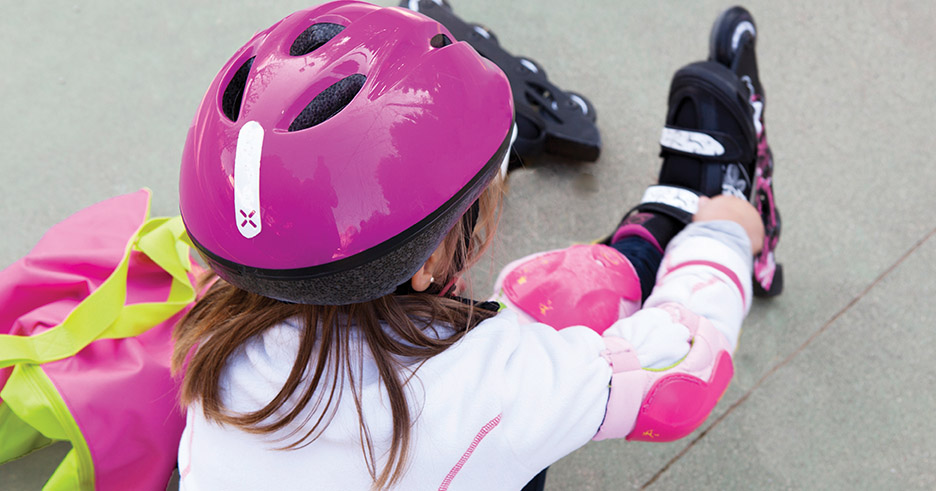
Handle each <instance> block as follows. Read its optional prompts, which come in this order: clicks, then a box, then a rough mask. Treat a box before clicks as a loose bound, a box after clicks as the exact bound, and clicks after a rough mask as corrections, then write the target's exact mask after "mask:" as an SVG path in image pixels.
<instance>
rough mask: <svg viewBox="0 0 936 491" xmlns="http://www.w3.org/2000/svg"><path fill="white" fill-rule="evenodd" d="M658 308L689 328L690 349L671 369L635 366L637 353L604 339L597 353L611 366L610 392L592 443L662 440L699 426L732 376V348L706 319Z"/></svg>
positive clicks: (680, 308) (623, 342) (675, 309)
mask: <svg viewBox="0 0 936 491" xmlns="http://www.w3.org/2000/svg"><path fill="white" fill-rule="evenodd" d="M658 308H661V309H663V310H665V311H667V313H669V314H670V315H671V316H672V317H673V319H674V321H676V322H678V323H680V324H682V325H684V326H686V327H687V328H689V332H690V333H691V336H692V338H691V348H690V349H689V353H688V354H687V355H686V357H685V358H683V359H682V360H681V361H680V362H679V363H677V364H676V365H675V366H672V367H670V368H667V369H664V370H646V369H642V368H640V363H639V362H638V361H637V355H636V354H635V353H634V350H633V348H632V347H631V346H630V344H629V343H628V342H627V341H626V340H624V339H623V338H618V337H613V336H605V343H606V344H607V346H608V349H607V350H606V351H605V352H604V353H602V355H603V356H604V357H605V359H607V360H608V362H609V363H610V364H611V366H612V369H613V374H612V376H611V394H610V396H609V398H608V407H607V410H606V413H605V421H604V422H603V423H602V425H601V428H600V429H599V430H598V434H596V435H595V438H594V439H595V440H604V439H606V438H621V437H625V436H626V437H627V439H628V440H639V441H657V442H667V441H672V440H677V439H679V438H682V437H684V436H686V435H688V434H690V433H692V432H693V431H694V430H695V429H696V428H698V427H699V426H700V425H701V424H702V423H703V422H704V421H705V419H706V418H707V417H708V415H709V413H711V412H712V409H713V408H714V407H715V405H716V404H717V403H718V401H719V400H720V399H721V397H722V395H723V394H724V393H725V390H726V389H727V388H728V384H729V382H731V377H732V376H733V375H734V365H733V363H732V361H731V346H730V344H729V343H728V340H727V339H726V338H725V336H724V335H722V334H721V333H720V332H718V330H716V329H715V326H713V325H712V323H711V322H709V321H708V320H707V319H705V318H703V317H700V316H698V315H697V314H694V313H692V312H690V311H689V310H687V309H686V308H685V307H683V306H681V305H677V304H665V305H662V306H660V307H658Z"/></svg>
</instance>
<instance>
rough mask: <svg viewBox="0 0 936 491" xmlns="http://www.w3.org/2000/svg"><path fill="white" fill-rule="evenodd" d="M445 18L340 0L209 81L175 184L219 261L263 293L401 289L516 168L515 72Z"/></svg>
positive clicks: (272, 34)
mask: <svg viewBox="0 0 936 491" xmlns="http://www.w3.org/2000/svg"><path fill="white" fill-rule="evenodd" d="M454 41H455V40H454V38H453V37H452V35H451V34H450V33H449V32H448V31H447V30H446V29H445V28H444V27H443V26H442V25H441V24H439V23H438V22H436V21H434V20H432V19H429V18H427V17H425V16H423V15H421V14H418V13H415V12H412V11H409V10H406V9H403V8H398V7H388V8H381V7H378V6H374V5H370V4H367V3H363V2H355V1H337V2H331V3H327V4H325V5H321V6H319V7H315V8H311V9H307V10H302V11H299V12H296V13H294V14H292V15H290V16H288V17H286V18H285V19H283V20H281V21H280V22H277V23H276V24H274V25H273V26H271V27H270V28H268V29H266V30H263V31H261V32H259V33H258V34H256V35H255V36H254V37H253V38H252V39H251V40H250V41H248V42H247V44H246V45H244V46H243V47H242V48H241V49H240V50H238V51H237V53H235V54H234V56H233V57H232V58H231V59H230V60H229V61H228V63H227V64H226V65H225V66H224V67H223V68H222V69H221V71H220V72H219V73H218V75H217V76H216V77H215V79H214V81H213V82H212V83H211V86H210V87H209V88H208V92H207V93H206V95H205V97H204V99H203V101H202V103H201V106H200V107H199V109H198V111H197V113H196V115H195V119H194V121H193V123H192V127H191V129H190V131H189V135H188V138H187V140H186V144H185V148H184V151H183V156H182V168H181V175H180V180H179V181H180V182H179V195H180V208H181V211H182V218H183V220H184V222H185V227H186V229H187V230H188V232H189V235H190V236H191V238H192V240H193V242H194V244H195V245H196V247H197V248H198V250H199V252H200V253H201V254H202V255H203V256H204V257H205V259H206V261H207V262H208V263H209V264H210V266H211V267H212V269H213V270H214V271H215V272H217V273H218V275H219V276H221V277H222V278H224V279H225V280H227V281H229V282H230V283H232V284H234V285H236V286H238V287H240V288H243V289H245V290H248V291H251V292H254V293H258V294H260V295H264V296H268V297H272V298H278V299H281V300H287V301H291V302H298V303H309V304H347V303H355V302H363V301H367V300H371V299H374V298H377V297H380V296H382V295H385V294H387V293H390V292H392V291H393V290H394V289H395V288H396V287H397V286H398V285H400V284H402V283H403V282H405V281H406V280H408V279H409V278H410V277H412V275H413V274H414V273H415V272H416V270H418V269H419V267H421V266H422V265H423V264H424V263H425V261H426V259H427V258H428V257H429V255H430V254H431V253H432V252H433V251H434V250H435V249H436V247H438V245H439V243H440V242H441V241H442V239H443V237H444V236H445V234H447V233H448V231H449V230H451V228H452V226H453V225H454V224H455V222H456V221H457V220H458V219H459V218H460V217H462V215H463V214H464V213H465V211H466V210H468V209H469V207H470V206H471V204H472V203H473V202H474V201H475V200H476V199H477V197H478V196H479V195H480V193H481V192H482V191H483V190H484V188H485V187H486V186H487V185H488V183H490V182H491V180H492V179H493V178H494V176H496V175H497V173H498V171H499V169H500V168H501V166H502V164H503V163H504V162H505V161H506V156H507V152H508V149H509V147H510V136H511V130H512V127H513V114H514V110H513V99H512V96H511V92H510V85H509V82H508V80H507V77H506V76H505V75H504V74H503V72H501V70H500V69H499V68H497V66H496V65H494V64H493V63H492V62H490V61H488V60H486V59H484V58H482V57H481V56H480V55H478V54H477V52H475V51H474V50H473V49H472V48H471V46H469V45H468V44H467V43H464V42H454Z"/></svg>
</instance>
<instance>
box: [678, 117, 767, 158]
mask: <svg viewBox="0 0 936 491" xmlns="http://www.w3.org/2000/svg"><path fill="white" fill-rule="evenodd" d="M660 153H661V155H663V154H677V155H685V156H687V157H693V158H697V159H700V160H711V161H714V162H750V161H751V160H753V158H754V154H753V153H752V151H751V150H749V149H744V148H742V147H741V146H740V145H738V142H737V140H735V138H734V137H733V136H731V135H729V134H728V133H722V132H720V131H699V130H695V129H689V128H680V127H678V126H671V125H666V126H665V127H664V128H663V131H662V133H661V135H660Z"/></svg>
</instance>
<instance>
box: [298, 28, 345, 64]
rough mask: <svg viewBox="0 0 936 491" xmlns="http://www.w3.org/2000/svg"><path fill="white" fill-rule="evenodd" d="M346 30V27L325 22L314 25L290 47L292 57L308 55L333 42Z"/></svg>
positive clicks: (303, 32)
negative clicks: (333, 39) (332, 40)
mask: <svg viewBox="0 0 936 491" xmlns="http://www.w3.org/2000/svg"><path fill="white" fill-rule="evenodd" d="M343 30H344V26H342V25H338V24H330V23H327V22H323V23H320V24H313V25H311V26H309V28H308V29H306V30H304V31H302V34H300V35H299V37H297V38H296V40H295V41H293V43H292V46H290V47H289V55H290V56H302V55H307V54H309V53H311V52H313V51H315V50H316V49H318V48H319V47H321V46H322V45H323V44H325V43H327V42H328V41H330V40H331V38H333V37H335V36H337V35H338V33H339V32H341V31H343Z"/></svg>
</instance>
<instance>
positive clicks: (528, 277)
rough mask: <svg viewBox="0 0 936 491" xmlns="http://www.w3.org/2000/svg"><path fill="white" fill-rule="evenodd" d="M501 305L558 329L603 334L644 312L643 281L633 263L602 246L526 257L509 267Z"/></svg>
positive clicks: (500, 284) (499, 288)
mask: <svg viewBox="0 0 936 491" xmlns="http://www.w3.org/2000/svg"><path fill="white" fill-rule="evenodd" d="M495 291H496V292H497V296H496V299H497V300H499V301H501V302H503V303H505V304H507V305H508V306H510V307H513V308H514V309H516V310H519V311H520V312H521V313H524V314H526V315H527V317H528V319H527V320H530V321H532V322H542V323H543V324H547V325H549V326H552V327H554V328H556V329H562V328H564V327H569V326H577V325H584V326H588V327H590V328H592V329H593V330H595V331H596V332H597V333H598V334H601V333H602V332H604V331H605V329H607V328H608V327H609V326H610V325H611V324H613V323H614V322H615V321H616V320H618V319H621V318H624V317H627V316H629V315H631V314H633V313H634V312H636V311H637V310H638V309H639V308H640V279H639V278H638V277H637V272H636V271H635V270H634V267H633V266H632V265H631V263H630V261H628V260H627V258H626V257H624V255H623V254H621V253H620V252H618V251H617V250H615V249H613V248H611V247H608V246H605V245H600V244H592V245H575V246H572V247H569V248H566V249H560V250H555V251H549V252H543V253H539V254H533V255H531V256H527V257H524V258H522V259H519V260H517V261H514V262H512V263H510V264H509V265H507V267H506V268H504V270H503V271H502V272H501V274H500V275H499V277H498V279H497V283H496V284H495Z"/></svg>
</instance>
